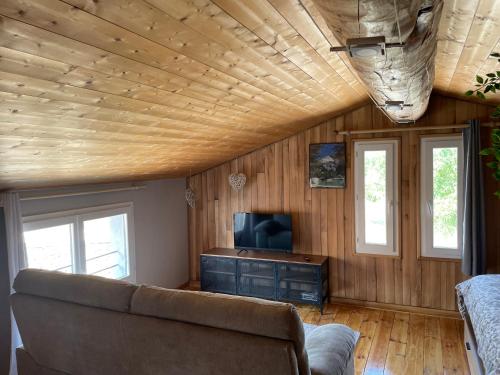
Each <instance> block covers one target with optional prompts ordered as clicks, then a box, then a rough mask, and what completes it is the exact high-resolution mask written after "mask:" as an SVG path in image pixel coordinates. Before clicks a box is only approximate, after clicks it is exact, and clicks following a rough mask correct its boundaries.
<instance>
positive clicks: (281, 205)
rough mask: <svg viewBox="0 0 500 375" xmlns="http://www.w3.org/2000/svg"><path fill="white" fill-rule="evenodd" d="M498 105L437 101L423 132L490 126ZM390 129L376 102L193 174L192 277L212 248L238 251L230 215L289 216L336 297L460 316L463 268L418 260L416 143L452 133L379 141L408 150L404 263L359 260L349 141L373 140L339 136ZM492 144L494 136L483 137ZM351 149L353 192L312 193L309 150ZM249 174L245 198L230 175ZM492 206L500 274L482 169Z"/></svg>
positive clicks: (297, 245)
mask: <svg viewBox="0 0 500 375" xmlns="http://www.w3.org/2000/svg"><path fill="white" fill-rule="evenodd" d="M490 111H491V107H487V106H484V105H481V104H475V103H470V102H465V101H459V100H455V99H451V98H447V97H443V96H439V95H433V96H432V98H431V103H430V106H429V110H428V112H427V114H426V115H425V116H424V117H423V118H422V119H421V120H419V124H418V125H421V126H422V125H429V126H431V125H443V124H455V123H463V122H465V121H466V120H468V119H471V118H479V119H483V120H487V119H488V113H489V112H490ZM381 127H387V128H391V127H392V124H391V123H390V122H389V121H388V120H387V119H386V118H385V117H384V115H383V114H382V113H381V112H380V111H379V110H378V109H377V108H375V107H374V106H373V105H372V104H367V105H365V106H363V107H361V108H359V109H356V110H354V111H352V112H349V113H347V114H345V115H342V116H339V117H336V118H333V119H331V120H329V121H327V122H325V123H322V124H320V125H318V126H316V127H313V128H311V129H309V130H307V131H304V132H301V133H299V134H297V135H294V136H292V137H289V138H287V139H284V140H282V141H280V142H277V143H274V144H271V145H269V146H266V147H264V148H261V149H259V150H256V151H254V152H252V153H250V154H247V155H244V156H241V157H239V158H237V159H234V160H232V161H229V162H227V163H224V164H222V165H219V166H218V167H215V168H212V169H210V170H207V171H205V172H203V173H200V174H197V175H195V176H192V177H191V178H190V179H189V180H188V183H190V184H191V186H192V188H193V189H194V190H195V192H196V194H197V196H198V200H197V202H196V208H194V209H192V208H189V241H190V270H191V271H190V272H191V279H192V280H198V279H199V254H200V253H201V252H203V250H205V249H209V248H212V247H215V246H220V247H233V237H232V232H233V229H232V215H233V213H234V212H238V211H247V212H248V211H252V212H284V213H291V214H292V220H293V228H294V229H293V230H294V238H293V241H294V251H296V252H304V253H313V254H323V255H328V256H330V291H331V295H332V296H334V297H341V298H349V299H356V300H362V301H373V302H381V303H390V304H398V305H407V306H416V307H428V308H436V309H443V310H454V309H455V308H456V307H455V306H456V303H455V292H454V285H455V284H456V283H457V282H459V281H461V280H463V278H464V276H463V275H462V273H461V271H460V263H459V262H454V261H437V260H429V259H425V260H424V259H418V250H417V249H418V246H419V189H418V186H419V183H418V179H419V139H420V136H421V135H423V134H436V133H449V132H450V131H449V130H448V131H426V132H403V133H396V132H392V133H391V132H390V130H388V132H387V133H382V134H377V135H376V137H377V138H387V137H398V138H399V139H400V142H401V155H400V167H401V173H400V179H401V181H400V183H401V192H400V194H401V195H400V197H401V202H400V207H401V212H400V220H401V241H402V242H401V245H402V246H401V252H402V256H401V258H400V259H388V258H383V257H373V256H361V255H354V251H353V247H354V230H353V228H354V225H353V218H354V212H353V208H354V201H353V181H354V180H353V170H352V158H351V150H352V141H353V140H354V139H359V138H372V137H374V136H372V135H362V136H349V137H345V136H339V135H336V134H335V132H334V131H336V130H355V129H370V128H381ZM484 133H485V135H484V137H485V141H486V140H487V138H488V134H487V133H489V131H488V130H487V129H485V132H484ZM342 141H345V142H346V144H347V176H346V178H347V187H346V189H311V188H310V187H309V182H308V151H309V144H310V143H318V142H342ZM233 172H243V173H245V174H246V175H247V183H246V186H245V187H244V189H243V190H242V191H240V192H235V191H233V190H232V189H231V188H230V186H229V184H228V175H229V174H230V173H233ZM485 172H486V173H485V176H486V181H487V188H486V196H487V207H488V215H487V216H488V229H487V233H488V248H489V260H490V265H491V266H490V269H491V271H494V270H497V271H498V269H499V263H500V257H499V255H498V252H499V251H500V250H499V249H500V235H499V233H500V230H498V228H499V224H500V219H499V218H498V215H497V216H495V210H496V212H498V208H499V207H500V200H498V199H497V198H495V197H494V196H493V191H494V189H495V188H497V187H498V184H496V183H495V182H494V181H493V178H492V177H491V176H490V174H489V173H488V172H489V171H488V170H485Z"/></svg>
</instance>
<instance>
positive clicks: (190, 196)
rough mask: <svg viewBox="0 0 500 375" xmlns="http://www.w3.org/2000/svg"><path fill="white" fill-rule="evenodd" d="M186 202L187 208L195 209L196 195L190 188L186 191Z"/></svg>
mask: <svg viewBox="0 0 500 375" xmlns="http://www.w3.org/2000/svg"><path fill="white" fill-rule="evenodd" d="M186 202H187V204H188V205H189V207H191V208H195V207H196V193H195V192H194V190H193V189H191V188H190V187H188V188H187V189H186Z"/></svg>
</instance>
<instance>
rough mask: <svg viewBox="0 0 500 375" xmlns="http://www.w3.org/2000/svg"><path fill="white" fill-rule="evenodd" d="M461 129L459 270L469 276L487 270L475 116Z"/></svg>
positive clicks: (481, 172) (479, 148)
mask: <svg viewBox="0 0 500 375" xmlns="http://www.w3.org/2000/svg"><path fill="white" fill-rule="evenodd" d="M469 123H470V126H469V127H468V128H466V129H464V133H463V139H464V167H465V171H464V179H465V187H464V218H463V253H462V272H463V273H464V274H466V275H469V276H476V275H481V274H484V273H486V223H485V215H484V183H483V169H482V164H481V156H480V155H479V152H480V151H481V134H480V133H481V126H480V124H479V121H478V120H472V121H470V122H469Z"/></svg>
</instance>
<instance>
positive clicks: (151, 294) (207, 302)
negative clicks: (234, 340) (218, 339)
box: [130, 286, 309, 374]
mask: <svg viewBox="0 0 500 375" xmlns="http://www.w3.org/2000/svg"><path fill="white" fill-rule="evenodd" d="M130 311H131V313H133V314H140V315H147V316H154V317H158V318H163V319H170V320H175V321H179V322H186V323H193V324H199V325H203V326H208V327H214V328H221V329H226V330H232V331H237V332H243V333H248V334H253V335H259V336H265V337H270V338H275V339H282V340H289V341H292V342H293V343H294V347H295V351H296V355H297V361H298V366H299V372H300V374H308V373H309V370H308V361H307V353H306V352H305V350H304V330H303V327H302V321H301V319H300V316H299V314H298V313H297V310H296V309H295V307H294V306H293V305H291V304H288V303H282V302H273V301H266V300H262V299H258V298H249V297H241V296H230V295H225V294H215V293H207V292H193V291H186V290H171V289H163V288H157V287H149V286H140V287H139V288H138V289H137V291H136V292H135V293H134V296H133V297H132V304H131V308H130Z"/></svg>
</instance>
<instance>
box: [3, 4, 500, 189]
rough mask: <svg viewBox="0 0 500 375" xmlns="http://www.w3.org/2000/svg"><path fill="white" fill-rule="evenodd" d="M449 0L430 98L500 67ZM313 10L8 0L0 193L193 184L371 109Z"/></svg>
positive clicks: (472, 20)
mask: <svg viewBox="0 0 500 375" xmlns="http://www.w3.org/2000/svg"><path fill="white" fill-rule="evenodd" d="M499 18H500V2H498V1H494V0H489V1H487V0H481V1H479V0H452V1H447V2H446V3H445V9H444V14H443V17H442V21H441V31H440V41H439V51H438V57H437V62H436V73H437V74H436V82H435V87H436V88H437V89H439V90H441V91H444V92H448V93H451V94H454V95H461V94H462V92H463V91H465V90H466V89H467V88H468V87H469V86H470V85H471V84H472V83H471V82H472V78H473V77H474V76H475V74H476V73H477V72H480V73H481V72H484V71H486V70H492V69H499V66H498V64H497V62H496V60H493V59H488V55H489V53H490V52H491V51H492V50H500V44H499V43H500V42H499V35H500V26H499V25H500V21H499ZM330 45H338V43H337V41H336V40H335V38H334V37H333V35H332V34H331V32H330V31H329V30H328V29H327V27H326V25H325V23H324V21H323V20H322V18H321V16H320V15H319V13H318V12H317V10H316V9H315V8H314V6H313V4H312V1H311V0H301V1H297V0H211V1H210V0H184V1H182V0H175V1H174V0H169V1H164V0H64V1H60V0H2V1H1V2H0V188H12V187H29V186H48V185H61V184H72V183H82V182H104V181H119V180H130V179H147V178H156V177H176V176H186V175H188V174H189V173H190V171H191V172H195V171H200V170H203V169H206V168H208V167H210V166H214V165H216V164H219V163H221V162H223V161H225V160H228V159H231V158H233V157H235V156H237V155H241V154H243V153H246V152H248V151H250V150H254V149H256V148H258V147H260V146H263V145H265V144H269V143H271V142H273V141H276V140H279V139H282V138H284V137H287V136H290V135H292V134H295V133H297V132H298V131H300V130H302V129H304V128H307V127H310V126H312V125H314V124H317V123H319V122H321V121H323V120H325V119H327V118H330V117H332V116H333V115H335V114H337V113H339V112H342V111H346V110H348V109H349V108H352V107H356V106H358V105H360V104H361V103H364V102H366V101H367V100H368V97H367V95H366V93H365V90H364V88H363V87H362V85H361V84H360V83H359V82H358V80H357V79H356V77H355V75H353V74H352V73H351V72H350V69H349V66H348V62H347V60H346V57H345V55H344V54H339V55H337V54H335V53H330V52H329V47H330Z"/></svg>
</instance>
